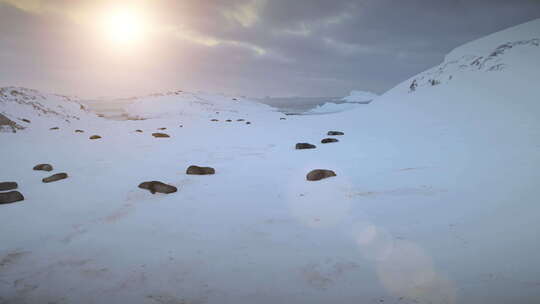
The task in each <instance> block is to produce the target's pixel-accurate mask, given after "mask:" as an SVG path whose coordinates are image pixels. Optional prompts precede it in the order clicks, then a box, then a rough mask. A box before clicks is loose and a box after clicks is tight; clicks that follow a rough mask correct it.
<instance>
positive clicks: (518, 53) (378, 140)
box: [0, 20, 540, 304]
mask: <svg viewBox="0 0 540 304" xmlns="http://www.w3.org/2000/svg"><path fill="white" fill-rule="evenodd" d="M538 24H539V21H538V20H536V21H533V22H531V23H528V24H524V25H522V26H518V27H515V28H513V29H511V30H509V31H503V32H501V33H497V34H494V35H492V36H489V39H487V40H479V42H476V43H478V44H479V45H482V47H480V46H475V47H470V48H469V47H465V48H458V49H456V50H455V51H454V52H453V53H452V56H449V57H447V60H446V61H445V62H444V63H442V64H441V65H440V66H439V67H436V68H434V69H432V70H429V71H426V72H424V73H421V74H420V75H418V76H416V77H413V78H411V79H410V80H408V81H405V82H404V83H402V84H400V85H398V86H397V87H396V88H394V89H392V90H390V91H389V92H387V93H386V94H384V95H382V96H381V97H378V98H377V101H376V102H374V103H372V104H371V105H369V106H367V107H357V108H356V109H354V110H351V111H346V112H342V113H336V114H328V115H308V116H289V117H287V119H286V120H280V119H279V118H280V117H282V116H281V115H280V114H279V113H276V112H274V111H273V110H272V109H270V108H267V107H265V106H258V105H254V104H252V103H250V102H249V101H247V100H242V101H240V104H237V103H236V102H235V101H233V100H231V99H230V98H225V97H216V95H212V97H210V96H206V97H201V98H203V99H204V100H205V101H204V103H198V102H197V101H196V100H194V99H192V97H185V98H184V97H182V96H181V95H177V96H179V97H178V99H176V98H177V97H175V96H168V97H163V98H164V99H161V98H160V99H159V101H157V102H149V100H146V101H141V102H137V103H135V104H132V105H131V106H129V107H127V108H128V112H129V114H130V115H133V116H142V117H144V118H148V119H146V120H137V121H131V120H129V121H110V120H105V119H94V116H92V115H90V117H88V119H86V118H83V117H82V116H83V115H81V118H80V119H79V120H76V119H75V120H70V119H68V120H70V123H69V124H67V123H66V124H65V125H63V126H60V130H58V131H50V130H48V128H46V127H48V126H49V125H53V124H56V123H57V122H58V121H57V120H56V119H57V117H56V115H55V116H53V117H50V118H49V119H53V122H52V123H50V124H43V127H41V125H36V126H34V125H33V124H34V122H33V120H34V119H38V120H40V117H41V118H43V119H45V117H42V116H38V114H39V113H40V110H38V109H32V108H29V107H25V108H24V109H25V110H24V111H23V110H20V104H19V103H17V102H12V101H7V102H6V101H3V104H2V108H1V111H2V113H6V114H7V115H8V116H9V117H10V118H15V119H17V118H19V117H24V118H27V119H30V120H32V123H31V124H30V125H32V127H29V128H27V129H25V130H23V131H21V132H17V133H15V134H11V133H2V134H0V146H1V147H2V149H0V159H2V164H1V166H2V167H1V170H0V181H16V182H18V183H19V191H21V192H22V193H23V194H24V195H25V201H24V202H21V203H16V204H10V205H0V223H1V224H0V225H1V228H2V229H1V230H0V244H1V245H0V303H2V302H5V303H50V302H53V303H382V302H384V303H491V304H493V303H535V302H537V300H538V299H540V288H539V286H540V278H539V276H538V274H539V273H540V255H538V254H537V253H538V252H539V251H540V240H539V239H538V234H539V232H540V221H539V220H538V214H540V204H538V197H540V188H539V187H538V180H539V179H540V121H539V120H538V117H539V114H540V103H539V102H538V98H539V94H538V88H537V79H540V66H539V64H540V48H539V47H538V46H536V45H535V43H533V42H529V43H520V42H522V41H534V39H538V38H539V37H540V26H537V25H538ZM482 41H484V42H482ZM507 43H511V44H512V43H516V44H513V47H512V48H505V50H504V52H502V53H500V54H498V55H497V56H496V57H497V58H496V60H500V61H498V63H497V64H499V63H500V64H504V68H501V69H489V68H480V69H479V68H477V67H475V66H471V64H470V62H469V61H468V60H464V61H463V63H468V66H466V67H463V68H460V65H459V64H458V65H456V64H455V63H453V61H454V60H456V58H458V59H459V58H465V57H464V56H474V57H475V58H480V57H484V58H485V56H486V54H487V56H488V57H489V55H490V54H489V53H490V52H491V51H492V50H496V49H497V48H498V46H499V45H503V44H507ZM474 44H475V42H473V43H472V44H468V46H474ZM483 44H488V45H486V46H485V47H484V46H483ZM466 46H467V45H466ZM459 60H461V59H459ZM471 62H472V61H471ZM490 62H491V61H490ZM490 64H491V63H489V65H490ZM485 66H486V67H487V66H488V65H485ZM451 67H457V68H451ZM434 71H436V74H433V73H434ZM434 75H436V76H437V77H439V78H437V79H440V80H441V83H440V84H438V85H427V84H428V80H429V79H432V77H434ZM450 76H453V77H451V79H450ZM413 79H417V82H418V83H419V86H418V87H417V88H416V89H415V90H414V91H411V90H410V88H409V87H410V84H411V82H412V81H413ZM445 79H446V80H445ZM442 80H445V81H442ZM197 96H199V95H197ZM52 99H53V98H51V101H50V102H51V104H49V98H46V99H44V100H43V102H40V103H42V104H43V106H45V107H49V108H50V107H52V108H56V106H52V105H54V103H55V102H56V101H52ZM10 100H11V99H10ZM175 100H178V102H181V104H182V105H181V106H180V105H178V104H177V103H175ZM154 101H156V100H154ZM65 102H66V103H67V102H68V101H65ZM206 103H209V104H206ZM0 104H1V103H0ZM70 104H71V103H70ZM191 107H194V108H196V109H192V108H191ZM12 109H13V112H11V111H12ZM17 111H18V112H17ZM73 111H75V109H73ZM216 112H219V114H217V113H216ZM70 113H71V112H70ZM62 115H68V116H69V115H73V114H67V113H64V114H62ZM61 117H62V118H64V116H61ZM237 117H238V118H248V119H249V120H250V121H251V122H252V124H251V125H246V124H245V123H244V122H237V121H234V122H229V123H228V122H224V120H226V119H234V118H237ZM212 118H216V119H219V120H220V121H219V122H210V119H212ZM43 121H45V120H43ZM90 121H91V123H89V122H90ZM180 123H182V125H183V127H182V128H180V127H179V124H180ZM81 127H84V128H85V131H86V133H84V134H74V133H73V130H74V129H75V128H81ZM160 127H167V130H165V131H163V132H166V133H168V134H170V135H171V138H168V139H155V138H153V137H152V136H151V135H150V133H152V132H155V130H156V129H157V128H160ZM135 129H142V130H144V133H136V132H134V130H135ZM330 130H338V131H344V132H345V135H344V136H340V137H339V139H340V142H339V143H333V144H319V141H320V140H321V139H322V138H324V137H326V132H327V131H330ZM91 134H99V135H101V136H102V137H103V138H102V139H101V140H98V141H91V140H89V139H88V136H89V135H91ZM297 142H310V143H314V144H316V145H317V146H318V147H317V149H313V150H298V151H297V150H294V145H295V144H296V143H297ZM38 163H51V164H53V166H54V167H55V170H54V171H53V172H51V173H56V172H67V173H68V174H69V175H70V177H69V178H68V179H66V180H63V181H59V182H56V183H51V184H43V183H42V182H41V178H42V177H44V176H46V175H48V173H42V172H36V171H32V167H33V166H34V165H35V164H38ZM192 164H198V165H207V166H212V167H214V168H215V169H216V175H214V176H189V175H186V174H185V169H186V168H187V166H189V165H192ZM317 168H324V169H332V170H334V171H335V172H336V173H337V177H333V178H329V179H326V180H323V181H319V182H308V181H306V180H305V175H306V174H307V173H308V172H309V171H310V170H312V169H317ZM150 180H160V181H163V182H166V183H170V184H172V185H175V186H177V187H178V188H179V191H178V192H177V193H174V194H169V195H163V194H156V195H152V194H150V193H149V192H147V191H144V190H141V189H138V188H137V185H138V184H139V183H140V182H143V181H150Z"/></svg>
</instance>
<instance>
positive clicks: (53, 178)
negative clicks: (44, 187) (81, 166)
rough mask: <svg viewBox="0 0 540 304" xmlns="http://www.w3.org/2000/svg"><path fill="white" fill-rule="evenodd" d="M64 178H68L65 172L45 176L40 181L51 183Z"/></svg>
mask: <svg viewBox="0 0 540 304" xmlns="http://www.w3.org/2000/svg"><path fill="white" fill-rule="evenodd" d="M66 178H68V175H67V173H56V174H53V175H51V176H49V177H45V178H44V179H42V180H41V181H43V182H44V183H52V182H56V181H59V180H62V179H66Z"/></svg>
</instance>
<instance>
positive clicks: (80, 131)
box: [75, 130, 84, 133]
mask: <svg viewBox="0 0 540 304" xmlns="http://www.w3.org/2000/svg"><path fill="white" fill-rule="evenodd" d="M75 133H84V131H83V130H75Z"/></svg>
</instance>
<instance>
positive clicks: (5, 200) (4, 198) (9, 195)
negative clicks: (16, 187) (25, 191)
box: [0, 191, 24, 205]
mask: <svg viewBox="0 0 540 304" xmlns="http://www.w3.org/2000/svg"><path fill="white" fill-rule="evenodd" d="M23 200H24V196H23V195H22V194H21V193H20V192H19V191H10V192H4V193H0V205H2V204H11V203H16V202H20V201H23Z"/></svg>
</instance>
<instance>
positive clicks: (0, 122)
mask: <svg viewBox="0 0 540 304" xmlns="http://www.w3.org/2000/svg"><path fill="white" fill-rule="evenodd" d="M22 129H24V128H23V127H21V126H19V125H18V124H16V123H15V122H13V121H12V120H11V119H9V118H7V117H6V116H4V115H2V114H0V132H12V133H16V132H17V130H22Z"/></svg>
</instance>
